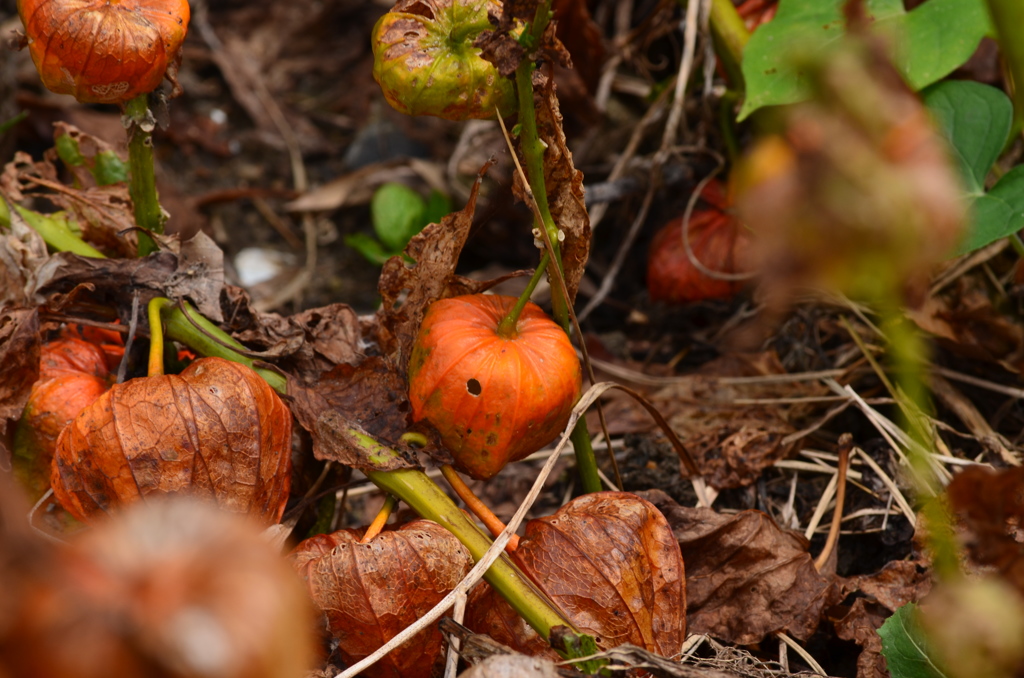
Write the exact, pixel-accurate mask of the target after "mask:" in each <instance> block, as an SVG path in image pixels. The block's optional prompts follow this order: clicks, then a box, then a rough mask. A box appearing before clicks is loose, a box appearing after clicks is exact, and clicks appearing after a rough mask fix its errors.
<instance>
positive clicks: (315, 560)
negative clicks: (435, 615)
mask: <svg viewBox="0 0 1024 678" xmlns="http://www.w3.org/2000/svg"><path fill="white" fill-rule="evenodd" d="M360 536H361V534H360V533H359V532H357V531H355V530H342V531H340V532H335V533H334V534H330V535H318V536H316V537H312V538H310V539H307V540H306V541H304V542H302V543H301V544H299V545H298V546H297V547H296V549H295V550H294V551H293V552H292V556H291V557H292V560H293V563H294V565H295V568H296V570H297V571H298V572H299V574H300V575H301V576H302V577H303V579H305V580H306V585H307V586H308V588H309V593H310V595H311V596H312V598H313V601H314V603H315V604H316V606H317V607H318V608H319V609H320V610H321V611H322V612H323V615H324V620H325V622H326V628H327V630H328V632H329V633H330V634H331V636H332V637H333V638H336V639H337V640H338V641H339V644H338V651H339V652H340V653H341V655H342V657H343V658H344V659H345V661H346V662H348V663H349V664H351V663H354V662H356V661H359V660H360V659H362V658H363V657H366V656H367V655H369V654H370V653H372V652H373V651H374V650H376V649H377V648H379V647H380V646H381V645H383V644H384V643H386V642H387V641H388V640H390V639H391V638H393V637H394V636H395V635H397V634H398V633H399V632H400V631H402V630H403V629H404V628H405V627H406V626H408V625H409V624H411V623H413V622H415V621H416V620H417V619H419V618H420V617H421V616H422V615H423V614H425V613H426V612H427V611H428V610H430V609H431V608H432V607H433V606H434V605H436V604H437V603H438V602H439V601H440V600H441V599H442V598H443V597H444V596H445V595H447V594H448V593H449V592H450V591H451V590H452V589H454V588H455V586H456V585H458V583H459V581H461V579H462V578H463V577H464V576H465V575H466V573H467V572H468V571H469V569H470V568H471V567H472V565H473V561H472V559H471V558H470V555H469V552H468V551H467V550H466V547H464V546H463V545H462V544H461V543H459V540H458V539H456V538H455V537H454V536H453V535H452V533H451V532H449V531H448V530H446V529H445V528H443V527H441V526H440V525H438V524H437V523H433V522H430V521H428V520H416V521H413V522H411V523H407V524H406V525H403V526H402V527H401V528H400V529H398V530H394V531H386V532H382V533H381V534H379V535H377V536H376V537H374V538H373V539H372V540H370V542H369V543H367V544H361V543H359V538H360ZM443 649H444V643H443V638H442V635H441V632H440V630H438V628H437V626H436V625H434V626H430V627H428V628H426V629H424V630H423V631H421V632H420V633H419V634H417V635H416V636H414V637H413V638H412V639H411V640H410V641H409V642H407V643H406V644H404V645H402V646H401V647H400V648H397V649H396V650H394V651H392V652H391V653H389V654H388V655H387V656H385V657H384V658H383V659H382V660H381V661H379V662H377V663H376V664H375V665H374V666H373V667H372V668H368V669H366V671H365V672H364V675H367V676H372V677H374V678H378V677H380V678H384V677H387V678H391V677H394V678H429V676H431V674H432V670H433V668H434V665H435V664H436V663H438V662H439V661H443V656H444V655H443Z"/></svg>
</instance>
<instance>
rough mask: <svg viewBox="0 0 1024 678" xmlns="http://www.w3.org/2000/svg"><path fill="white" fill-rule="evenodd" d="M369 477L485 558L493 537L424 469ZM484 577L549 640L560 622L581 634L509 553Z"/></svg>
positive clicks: (359, 437) (363, 441)
mask: <svg viewBox="0 0 1024 678" xmlns="http://www.w3.org/2000/svg"><path fill="white" fill-rule="evenodd" d="M350 433H351V434H352V436H353V437H354V438H355V440H356V441H357V443H358V444H360V445H361V446H363V447H365V448H367V449H371V450H373V452H374V454H380V452H381V449H380V447H381V446H380V444H379V443H377V441H375V440H373V439H372V438H370V437H369V436H366V435H365V434H361V433H358V432H355V431H351V432H350ZM392 454H394V452H392ZM367 476H368V477H369V478H370V480H371V481H372V482H373V483H374V484H375V485H376V486H377V487H379V488H381V489H382V490H384V491H386V492H390V493H391V494H393V495H395V496H397V497H398V498H400V499H401V500H402V501H404V502H405V503H406V504H408V505H409V506H411V507H412V509H413V510H414V511H416V513H418V514H419V515H420V516H422V517H423V518H426V519H428V520H433V521H434V522H435V523H438V524H439V525H442V526H443V527H445V528H447V529H448V530H449V531H450V532H451V533H452V534H454V535H455V536H456V537H457V538H458V540H459V541H460V542H462V543H463V544H464V545H465V547H466V548H467V549H468V550H469V553H470V555H471V556H472V557H473V560H474V561H478V560H480V559H481V558H483V556H484V554H485V553H486V552H487V549H489V548H490V546H491V543H492V542H491V540H490V538H488V537H487V536H486V535H485V534H483V533H482V532H481V531H480V529H479V528H477V526H476V524H475V523H473V521H471V520H470V519H469V518H468V517H466V514H465V513H463V512H462V511H461V510H460V509H459V507H458V506H456V505H455V503H454V502H453V501H452V500H451V499H449V498H448V495H447V494H445V493H444V492H443V491H442V490H441V488H440V487H438V486H437V485H436V484H435V483H434V481H433V480H431V479H430V478H428V477H427V475H426V474H425V473H423V472H422V471H417V470H415V469H400V470H397V471H370V472H369V473H367ZM484 579H485V580H487V582H488V583H489V584H490V585H491V586H493V587H494V588H495V590H497V591H498V593H500V594H501V595H502V596H503V597H504V598H505V600H507V601H508V602H509V604H510V605H511V606H512V607H513V609H515V611H516V612H518V613H519V614H520V616H522V618H523V619H525V620H526V623H527V624H529V625H530V626H531V627H533V629H534V630H535V631H536V632H537V633H538V634H540V635H541V636H542V637H543V638H545V639H547V638H548V637H549V636H550V635H551V628H552V627H554V626H558V625H563V626H568V627H569V628H570V629H573V630H574V631H576V632H577V633H578V630H576V629H575V627H574V626H573V624H572V622H570V621H568V620H567V619H566V618H565V617H564V616H563V615H562V614H561V613H560V612H559V611H558V609H557V608H556V607H555V606H554V604H553V603H552V602H551V601H550V600H548V598H547V596H545V595H544V594H543V593H541V592H540V591H538V590H537V589H536V587H534V586H533V584H532V583H531V582H530V580H529V579H527V578H526V576H525V575H523V573H522V572H520V571H519V568H517V567H516V566H515V565H514V564H513V563H512V561H510V560H508V558H507V556H505V554H502V556H501V557H500V558H498V560H496V561H494V564H493V565H491V567H490V568H489V569H488V570H487V573H486V574H485V575H484Z"/></svg>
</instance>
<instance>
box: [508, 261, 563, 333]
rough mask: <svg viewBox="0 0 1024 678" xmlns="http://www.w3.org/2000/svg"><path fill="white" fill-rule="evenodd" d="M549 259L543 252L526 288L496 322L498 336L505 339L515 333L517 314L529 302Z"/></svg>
mask: <svg viewBox="0 0 1024 678" xmlns="http://www.w3.org/2000/svg"><path fill="white" fill-rule="evenodd" d="M549 261H551V257H549V256H548V253H547V252H545V253H544V254H543V255H542V256H541V258H540V263H539V264H537V270H535V271H534V272H533V275H532V276H530V282H528V283H527V284H526V289H525V290H523V293H522V294H520V295H519V299H517V300H516V305H515V306H513V307H512V310H511V311H509V312H508V315H507V316H505V317H504V318H502V319H501V322H500V323H498V336H499V337H504V338H506V339H508V338H511V337H514V336H515V335H516V331H517V329H516V328H517V327H518V325H519V316H520V315H521V314H522V312H523V309H524V308H526V304H527V303H529V301H530V297H531V296H532V295H533V291H534V290H535V289H537V284H538V283H539V282H540V279H541V278H542V277H543V276H544V272H545V271H547V269H548V262H549Z"/></svg>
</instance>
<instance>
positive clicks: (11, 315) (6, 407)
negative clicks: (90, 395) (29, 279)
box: [0, 308, 42, 468]
mask: <svg viewBox="0 0 1024 678" xmlns="http://www.w3.org/2000/svg"><path fill="white" fill-rule="evenodd" d="M41 345H42V342H41V340H40V337H39V314H38V313H37V312H36V310H35V309H18V308H5V309H2V310H0V374H2V375H3V379H0V467H3V468H10V465H9V462H10V450H11V448H10V441H9V440H8V435H7V429H8V427H9V425H10V424H11V423H12V422H14V421H17V419H18V418H19V417H20V416H21V413H22V410H24V409H25V403H27V402H28V396H29V393H31V391H32V384H34V383H35V381H36V379H38V378H39V355H40V347H41Z"/></svg>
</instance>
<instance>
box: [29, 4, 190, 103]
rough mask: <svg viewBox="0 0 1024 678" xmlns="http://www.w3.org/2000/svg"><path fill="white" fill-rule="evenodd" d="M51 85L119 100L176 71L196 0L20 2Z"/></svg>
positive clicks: (83, 96) (36, 57) (35, 55)
mask: <svg viewBox="0 0 1024 678" xmlns="http://www.w3.org/2000/svg"><path fill="white" fill-rule="evenodd" d="M18 14H19V15H20V16H21V21H22V23H23V24H24V25H25V34H26V37H27V38H28V47H29V52H30V53H31V55H32V61H33V62H35V65H36V69H37V70H38V71H39V75H40V77H41V78H42V79H43V84H44V85H46V87H47V88H48V89H50V90H52V91H54V92H57V93H58V94H70V95H72V96H74V97H75V98H76V99H78V100H79V101H81V102H85V103H104V104H119V103H124V102H126V101H128V100H130V99H134V98H135V97H137V96H139V95H140V94H145V93H147V92H152V91H153V90H155V89H156V88H157V87H158V86H159V85H160V81H161V80H163V78H164V74H165V73H167V71H168V68H170V69H172V71H171V75H172V76H173V75H174V70H176V68H177V61H178V60H179V59H180V57H181V55H180V50H181V44H182V42H183V41H184V40H185V33H186V31H187V30H188V20H189V6H188V0H18Z"/></svg>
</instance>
